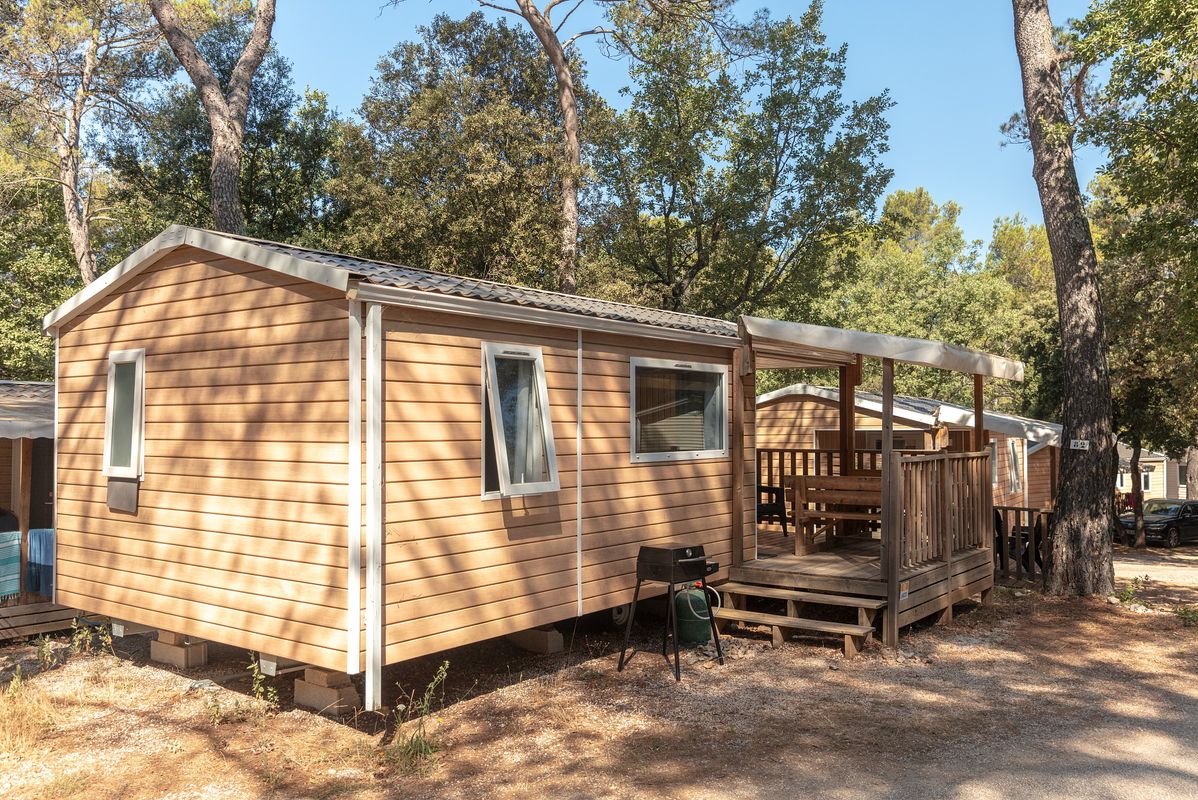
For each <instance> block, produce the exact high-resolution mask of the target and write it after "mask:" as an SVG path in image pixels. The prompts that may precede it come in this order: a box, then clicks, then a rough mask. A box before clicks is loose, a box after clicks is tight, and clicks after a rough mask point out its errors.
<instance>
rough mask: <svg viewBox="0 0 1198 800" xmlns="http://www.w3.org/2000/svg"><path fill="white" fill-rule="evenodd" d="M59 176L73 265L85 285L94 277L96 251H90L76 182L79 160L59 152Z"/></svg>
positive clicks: (77, 179)
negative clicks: (73, 258) (73, 256)
mask: <svg viewBox="0 0 1198 800" xmlns="http://www.w3.org/2000/svg"><path fill="white" fill-rule="evenodd" d="M59 180H60V181H61V182H62V209H63V213H64V214H65V216H66V221H67V236H68V238H69V239H70V240H71V251H72V252H73V253H74V255H75V265H76V266H77V267H78V268H79V276H80V277H81V278H83V285H84V286H86V285H88V284H90V283H91V282H92V281H94V280H95V279H96V255H95V253H93V252H92V245H91V233H90V232H89V230H88V224H87V214H86V213H85V211H84V207H83V200H82V199H81V198H80V197H79V194H78V192H77V190H76V189H75V187H76V186H78V185H79V162H78V159H77V157H76V156H75V155H74V154H71V153H67V154H64V153H62V152H61V151H60V152H59Z"/></svg>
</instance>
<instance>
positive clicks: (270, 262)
mask: <svg viewBox="0 0 1198 800" xmlns="http://www.w3.org/2000/svg"><path fill="white" fill-rule="evenodd" d="M184 246H190V247H195V248H196V249H198V250H204V251H205V252H209V253H213V254H215V255H220V256H225V257H226V258H232V259H236V260H238V261H244V262H246V263H248V264H254V265H255V266H259V267H262V268H263V269H269V270H274V271H275V272H281V273H284V274H287V275H292V276H295V277H297V278H303V279H304V280H308V281H311V282H313V283H319V284H321V285H323V286H328V287H330V288H333V289H337V290H338V291H345V290H346V288H347V287H348V286H349V276H350V273H349V271H348V270H346V269H342V268H340V267H334V266H329V265H325V264H318V263H316V262H314V261H308V260H307V259H303V258H297V257H295V256H291V255H287V254H286V253H281V252H279V251H276V250H271V249H268V248H266V247H263V246H262V245H260V244H258V243H256V242H253V241H248V240H245V239H241V238H238V237H235V236H230V235H226V234H223V233H218V232H216V231H206V230H203V229H201V228H190V227H187V226H186V225H171V226H170V227H169V228H167V229H166V230H164V231H163V232H162V233H160V234H158V235H157V236H155V237H154V238H153V239H151V240H150V241H148V242H146V243H145V244H144V245H142V246H141V247H139V248H137V249H136V250H134V251H133V253H131V254H130V255H129V256H128V257H126V258H125V259H124V260H123V261H121V262H120V263H119V264H117V265H116V266H115V267H113V268H112V269H110V270H108V271H107V272H105V273H104V274H103V275H102V276H100V277H99V278H97V279H96V280H95V281H93V282H92V283H91V284H90V285H88V286H87V287H85V288H84V289H83V290H81V291H79V292H78V293H76V294H75V295H74V296H72V297H71V298H70V299H68V300H67V301H66V302H65V303H63V304H62V305H60V306H59V307H58V308H56V309H54V310H53V311H51V312H50V313H49V314H47V315H46V316H45V317H44V318H43V319H42V327H43V329H44V330H46V331H47V332H49V331H51V330H53V329H55V328H58V327H59V326H61V325H63V324H65V323H66V322H69V321H70V320H71V319H72V318H73V317H75V316H76V315H77V314H80V313H82V312H83V311H86V310H87V309H88V308H89V307H91V305H93V304H94V303H96V302H98V301H99V300H101V299H103V298H104V297H105V296H107V295H108V294H109V293H110V292H112V291H114V290H115V289H117V288H118V287H119V286H121V285H122V284H124V283H126V282H128V281H130V280H132V279H133V278H135V277H137V276H138V275H139V274H141V273H142V272H143V271H144V270H146V269H147V268H149V267H151V266H153V265H154V264H155V263H156V262H158V261H159V260H161V259H162V258H164V257H165V256H166V255H168V254H169V253H170V252H171V251H173V250H176V249H178V248H180V247H184Z"/></svg>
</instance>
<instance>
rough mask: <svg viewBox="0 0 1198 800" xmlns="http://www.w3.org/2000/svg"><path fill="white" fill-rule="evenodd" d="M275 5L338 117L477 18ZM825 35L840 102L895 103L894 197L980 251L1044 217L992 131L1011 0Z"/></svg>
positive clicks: (1087, 171)
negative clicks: (1001, 232)
mask: <svg viewBox="0 0 1198 800" xmlns="http://www.w3.org/2000/svg"><path fill="white" fill-rule="evenodd" d="M279 5H280V7H279V13H278V20H277V22H276V24H275V38H276V42H277V46H278V47H279V49H280V51H281V52H282V53H283V54H284V55H285V56H286V57H287V58H289V59H290V60H291V61H292V63H293V65H294V77H295V80H296V82H297V83H298V84H299V85H301V86H303V85H308V86H311V87H313V88H317V89H321V90H323V91H325V92H327V93H328V94H329V98H330V101H331V103H332V104H333V105H334V106H335V107H337V108H338V109H339V110H340V111H342V112H343V113H352V112H353V111H354V109H356V108H357V106H358V103H359V101H360V100H361V98H362V95H363V94H364V93H365V92H366V90H367V89H368V88H369V85H370V78H371V76H372V75H373V73H374V67H375V64H376V63H377V62H378V59H379V57H380V56H381V55H383V54H384V53H386V52H387V51H388V50H390V49H391V48H392V47H394V46H395V45H396V44H397V43H398V42H400V41H404V40H407V39H412V38H414V37H415V35H416V33H415V32H416V28H417V27H419V26H420V25H423V24H427V23H428V21H429V20H431V19H432V17H433V16H434V15H435V14H437V13H439V12H440V13H446V14H449V15H450V16H454V17H461V16H464V15H465V14H468V13H470V12H471V11H473V10H475V9H476V8H477V5H476V4H475V3H474V2H473V1H472V0H443V1H440V2H430V0H406V2H404V3H402V4H400V5H398V6H389V7H382V6H383V0H341V1H340V2H337V0H287V2H284V3H280V4H279ZM589 5H590V4H587V6H588V7H587V8H586V9H585V10H583V11H580V12H579V13H578V14H577V15H575V17H573V18H571V20H570V23H569V24H570V27H571V29H577V26H584V25H586V26H589V25H593V24H594V23H595V21H596V18H595V14H594V11H593V10H591V9H590V8H589ZM763 5H765V6H768V8H769V9H770V10H771V13H772V14H773V15H774V16H775V17H782V16H786V15H798V14H800V13H802V12H803V10H805V8H806V3H768V4H762V3H759V2H758V3H755V2H753V1H752V0H741V10H742V11H743V12H744V13H745V14H748V13H750V12H751V11H753V10H755V9H757V8H761V7H763ZM1086 6H1087V2H1086V0H1051V9H1052V13H1053V21H1054V22H1056V23H1057V24H1061V23H1063V22H1064V21H1065V20H1066V19H1067V18H1069V17H1078V16H1081V15H1083V14H1084V13H1085V10H1086ZM487 13H488V14H490V15H497V14H498V13H499V12H495V11H488V12H487ZM588 14H589V16H587V15H588ZM504 16H507V15H504ZM511 19H516V18H514V17H512V18H511ZM516 21H519V20H516ZM824 30H825V31H826V32H827V34H828V38H829V41H830V42H831V43H839V42H845V43H847V44H848V46H849V75H848V80H847V85H846V95H847V96H848V97H850V98H859V97H866V96H868V95H870V94H874V93H876V92H878V91H880V90H881V89H884V88H885V89H889V90H890V93H891V95H892V97H893V98H894V100H895V107H894V108H893V109H891V111H890V113H889V114H888V119H889V121H890V126H891V129H890V152H889V153H888V154H887V157H886V161H887V164H888V165H889V166H890V167H891V168H892V169H893V170H894V180H893V181H892V182H891V184H890V186H889V187H888V189H889V190H893V189H899V188H903V189H910V188H914V187H916V186H921V185H922V186H924V187H926V188H927V189H928V190H929V191H930V192H931V193H932V196H933V197H934V198H935V199H936V200H937V201H945V200H954V201H956V202H957V203H958V204H959V205H960V206H961V207H962V214H961V224H962V226H963V227H964V229H965V233H966V236H967V237H968V238H970V239H981V240H983V241H986V242H988V241H989V239H990V231H991V227H992V225H993V223H994V219H995V218H996V217H998V216H1006V215H1011V214H1014V213H1016V212H1018V213H1021V214H1023V215H1024V216H1025V217H1027V218H1028V219H1030V220H1033V221H1036V222H1039V221H1040V219H1041V213H1040V203H1039V199H1038V198H1037V196H1036V187H1035V183H1034V182H1033V180H1032V173H1031V166H1032V161H1031V154H1030V153H1028V152H1027V150H1026V148H1024V147H1023V146H1022V145H1014V144H1009V145H1007V146H1006V147H1001V146H1000V145H1001V143H1002V136H1001V134H1000V133H999V130H998V128H999V125H1001V124H1002V122H1003V121H1005V120H1006V119H1007V118H1008V117H1009V116H1010V115H1011V113H1012V112H1013V111H1015V110H1017V109H1018V108H1020V107H1021V105H1022V102H1023V99H1022V94H1021V89H1020V83H1019V71H1018V62H1017V60H1016V56H1015V44H1014V39H1013V36H1012V29H1011V5H1010V3H1009V2H1007V0H826V8H825V14H824ZM584 56H585V57H586V59H587V64H588V71H589V78H590V83H591V86H592V87H593V88H595V89H597V90H598V91H600V92H601V93H602V94H604V95H605V96H606V97H608V98H609V99H613V100H614V99H615V98H616V93H617V92H618V91H619V89H620V88H621V87H622V86H624V85H626V83H627V80H628V75H627V68H626V65H625V64H624V63H622V62H618V61H611V60H608V59H606V58H604V57H603V56H602V55H601V54H600V53H599V52H597V50H596V49H595V48H594V47H593V46H588V47H587V48H586V49H584ZM1077 157H1078V176H1079V178H1080V179H1081V182H1082V185H1083V187H1084V186H1085V184H1086V183H1088V182H1089V180H1090V179H1091V178H1092V177H1093V175H1094V171H1095V169H1096V168H1097V167H1098V166H1099V165H1100V164H1101V161H1102V157H1101V154H1100V153H1098V152H1095V151H1093V150H1080V151H1079V152H1078V154H1077Z"/></svg>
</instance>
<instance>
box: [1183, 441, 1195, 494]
mask: <svg viewBox="0 0 1198 800" xmlns="http://www.w3.org/2000/svg"><path fill="white" fill-rule="evenodd" d="M1194 492H1198V447H1191V448H1189V449H1187V450H1186V498H1187V499H1189V498H1192V497H1194Z"/></svg>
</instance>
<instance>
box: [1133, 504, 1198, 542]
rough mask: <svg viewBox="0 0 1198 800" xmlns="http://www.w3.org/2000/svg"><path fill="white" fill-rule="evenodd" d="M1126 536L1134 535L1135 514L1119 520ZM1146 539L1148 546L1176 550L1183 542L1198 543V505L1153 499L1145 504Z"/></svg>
mask: <svg viewBox="0 0 1198 800" xmlns="http://www.w3.org/2000/svg"><path fill="white" fill-rule="evenodd" d="M1119 524H1120V525H1122V526H1123V530H1124V532H1126V533H1127V534H1129V535H1135V532H1136V518H1135V517H1134V516H1133V515H1132V514H1124V515H1123V516H1121V517H1119ZM1144 535H1145V538H1146V539H1147V540H1148V541H1149V542H1154V543H1158V544H1163V545H1165V547H1177V545H1179V544H1181V543H1182V542H1189V541H1193V540H1194V539H1198V502H1187V501H1185V500H1171V499H1160V498H1157V499H1154V500H1145V501H1144Z"/></svg>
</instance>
